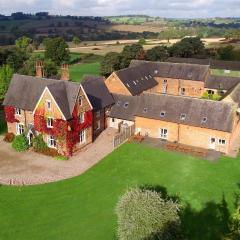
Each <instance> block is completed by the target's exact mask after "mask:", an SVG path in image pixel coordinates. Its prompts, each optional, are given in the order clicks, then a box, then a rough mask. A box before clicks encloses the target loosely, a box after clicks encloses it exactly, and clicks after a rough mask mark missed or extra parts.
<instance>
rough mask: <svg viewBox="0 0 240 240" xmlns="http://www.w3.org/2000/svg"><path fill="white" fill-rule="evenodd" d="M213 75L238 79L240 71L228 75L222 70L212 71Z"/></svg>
mask: <svg viewBox="0 0 240 240" xmlns="http://www.w3.org/2000/svg"><path fill="white" fill-rule="evenodd" d="M211 72H212V74H213V75H217V76H226V77H240V71H230V73H225V72H224V70H223V69H212V70H211Z"/></svg>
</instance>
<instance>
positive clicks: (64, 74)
mask: <svg viewBox="0 0 240 240" xmlns="http://www.w3.org/2000/svg"><path fill="white" fill-rule="evenodd" d="M69 78H70V75H69V66H68V64H65V63H64V64H62V66H61V80H64V81H68V80H69Z"/></svg>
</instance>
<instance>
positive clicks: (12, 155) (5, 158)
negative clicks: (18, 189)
mask: <svg viewBox="0 0 240 240" xmlns="http://www.w3.org/2000/svg"><path fill="white" fill-rule="evenodd" d="M115 133H116V130H115V129H113V128H108V129H106V130H105V131H104V132H103V133H102V134H101V135H100V136H99V137H98V138H97V139H96V141H95V142H94V143H92V144H90V145H88V146H87V147H86V148H84V149H83V150H82V151H81V152H78V153H76V154H75V155H74V156H73V157H71V158H70V159H69V160H68V161H58V160H55V159H53V158H51V157H47V156H44V155H41V154H37V153H35V152H32V151H28V152H25V153H17V152H15V151H14V150H13V149H12V148H11V145H10V144H8V143H5V142H4V141H3V136H0V184H11V185H35V184H43V183H49V182H55V181H59V180H62V179H67V178H71V177H74V176H78V175H80V174H81V173H83V172H85V171H86V170H88V169H89V168H91V167H92V166H93V165H95V164H96V163H98V162H99V161H100V160H101V159H103V158H104V157H105V156H106V155H108V154H109V153H111V152H112V151H113V136H114V135H115Z"/></svg>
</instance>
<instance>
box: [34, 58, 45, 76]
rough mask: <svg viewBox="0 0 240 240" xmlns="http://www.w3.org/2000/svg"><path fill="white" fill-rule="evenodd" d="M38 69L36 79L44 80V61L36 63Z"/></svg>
mask: <svg viewBox="0 0 240 240" xmlns="http://www.w3.org/2000/svg"><path fill="white" fill-rule="evenodd" d="M35 68H36V77H39V78H42V77H44V72H43V61H40V60H39V61H36V64H35Z"/></svg>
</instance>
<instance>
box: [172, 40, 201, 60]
mask: <svg viewBox="0 0 240 240" xmlns="http://www.w3.org/2000/svg"><path fill="white" fill-rule="evenodd" d="M169 53H170V55H171V56H173V57H193V56H196V55H203V54H205V47H204V44H203V42H202V41H201V39H200V38H199V37H186V38H183V39H182V40H181V41H179V42H177V43H175V44H173V46H171V47H170V48H169Z"/></svg>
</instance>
